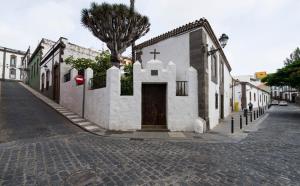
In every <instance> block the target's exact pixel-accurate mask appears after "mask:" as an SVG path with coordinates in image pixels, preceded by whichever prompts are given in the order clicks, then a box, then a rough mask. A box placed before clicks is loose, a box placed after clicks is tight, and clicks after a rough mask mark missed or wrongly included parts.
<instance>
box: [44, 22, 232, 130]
mask: <svg viewBox="0 0 300 186" xmlns="http://www.w3.org/2000/svg"><path fill="white" fill-rule="evenodd" d="M221 44H222V43H219V41H218V39H217V38H216V36H215V35H214V32H213V30H212V28H211V26H210V25H209V23H208V21H207V20H205V19H200V20H198V21H195V22H193V23H189V24H187V25H184V26H182V27H179V28H177V29H174V30H172V31H170V32H167V33H166V34H163V35H161V36H158V37H155V38H153V39H151V40H149V41H146V42H143V43H141V44H139V45H137V46H136V51H137V60H136V62H135V63H134V64H133V94H132V95H122V93H121V86H122V84H121V77H122V75H123V73H122V70H120V69H118V68H116V67H111V68H110V69H108V70H107V74H106V77H105V78H104V79H103V80H104V82H105V83H103V84H102V85H103V86H100V87H96V88H95V87H93V86H92V84H91V82H93V71H92V70H91V69H87V70H85V73H84V80H85V85H86V86H84V87H82V86H77V85H76V83H75V80H74V78H75V77H76V76H77V74H78V72H77V70H75V69H70V68H68V69H67V68H66V69H65V70H61V71H60V77H61V78H60V82H59V85H60V86H59V87H60V100H59V103H60V104H61V105H63V106H65V107H66V108H68V109H70V110H72V111H74V112H76V113H77V114H80V115H82V116H84V118H86V119H88V120H89V121H91V122H93V123H95V124H98V125H99V126H101V127H103V128H106V129H109V130H122V131H128V130H130V131H135V130H169V131H197V132H205V130H208V129H211V128H213V127H215V126H216V125H217V124H218V123H219V122H220V120H221V119H223V118H225V117H226V116H228V115H229V114H230V113H231V111H232V77H231V74H230V71H231V67H230V65H229V63H228V61H227V58H226V56H225V54H224V52H223V50H222V46H221ZM46 58H47V57H45V58H44V59H43V60H42V63H43V64H41V66H43V65H45V64H47V67H48V68H49V67H50V65H48V64H49V63H47V59H46ZM60 65H61V67H66V66H65V64H64V62H63V61H61V63H60ZM62 69H64V68H62ZM66 76H68V81H66V80H65V79H64V78H63V77H66ZM83 88H84V89H83ZM83 95H84V96H83Z"/></svg>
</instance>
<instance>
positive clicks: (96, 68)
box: [65, 51, 111, 77]
mask: <svg viewBox="0 0 300 186" xmlns="http://www.w3.org/2000/svg"><path fill="white" fill-rule="evenodd" d="M65 62H66V64H68V65H71V67H72V68H75V69H76V70H85V69H87V68H91V69H93V73H94V76H95V77H97V76H101V75H103V74H105V73H106V70H107V69H109V68H110V67H111V63H110V53H109V51H103V52H101V53H100V55H99V56H97V57H96V58H95V59H87V58H74V57H73V56H70V57H68V58H67V59H66V60H65Z"/></svg>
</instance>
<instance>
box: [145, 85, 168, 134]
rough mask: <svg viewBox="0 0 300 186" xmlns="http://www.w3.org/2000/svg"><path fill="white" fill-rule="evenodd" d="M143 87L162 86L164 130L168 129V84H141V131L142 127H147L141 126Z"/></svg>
mask: <svg viewBox="0 0 300 186" xmlns="http://www.w3.org/2000/svg"><path fill="white" fill-rule="evenodd" d="M143 85H163V87H164V89H165V95H164V97H165V126H166V129H168V83H167V82H157V83H155V82H149V83H147V82H145V83H142V86H141V128H142V129H143V126H147V125H143Z"/></svg>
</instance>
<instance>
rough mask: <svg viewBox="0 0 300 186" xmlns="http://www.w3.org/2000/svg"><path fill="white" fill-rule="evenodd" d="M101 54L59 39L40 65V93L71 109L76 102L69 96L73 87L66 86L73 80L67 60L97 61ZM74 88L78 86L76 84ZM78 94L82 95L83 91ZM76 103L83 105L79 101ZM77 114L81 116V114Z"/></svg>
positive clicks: (64, 39)
mask: <svg viewBox="0 0 300 186" xmlns="http://www.w3.org/2000/svg"><path fill="white" fill-rule="evenodd" d="M99 54H100V53H99V52H97V51H94V50H91V49H88V48H84V47H81V46H78V45H75V44H72V43H70V42H69V41H68V39H66V38H63V37H61V38H59V39H58V41H57V42H55V43H54V44H53V46H52V47H51V48H50V49H49V50H48V52H47V53H45V55H44V56H43V58H42V59H41V62H40V63H39V68H40V74H39V76H40V77H39V79H40V84H39V89H40V91H41V92H42V93H43V94H44V95H46V96H47V97H49V98H51V99H53V100H55V101H56V102H58V103H60V104H61V105H63V106H65V107H67V108H69V109H70V107H71V104H72V102H73V103H74V101H75V100H72V99H71V97H70V96H68V95H71V94H70V91H72V89H71V87H68V86H65V83H66V82H68V81H70V78H71V76H70V71H71V67H70V66H69V65H67V64H66V63H65V59H66V58H68V57H70V56H73V57H74V58H90V59H95V57H96V56H97V55H99ZM70 86H72V85H70ZM74 86H76V85H75V84H74ZM76 88H78V89H81V90H82V86H78V87H77V86H76ZM78 93H79V94H81V93H82V91H79V92H78ZM80 99H82V98H80ZM75 102H77V103H78V104H81V103H80V101H79V100H76V101H75ZM75 112H76V111H75ZM76 113H78V114H80V112H76Z"/></svg>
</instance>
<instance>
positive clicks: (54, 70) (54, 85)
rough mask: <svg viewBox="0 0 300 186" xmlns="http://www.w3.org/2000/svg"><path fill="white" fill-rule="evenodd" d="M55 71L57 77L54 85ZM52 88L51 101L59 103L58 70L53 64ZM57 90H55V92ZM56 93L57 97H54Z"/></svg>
mask: <svg viewBox="0 0 300 186" xmlns="http://www.w3.org/2000/svg"><path fill="white" fill-rule="evenodd" d="M56 70H58V75H57V78H58V80H57V82H58V83H57V84H56V76H55V72H56ZM52 72H53V73H52V86H53V100H54V101H55V102H57V103H59V99H60V69H59V65H58V64H55V65H54V66H53V70H52ZM56 89H57V90H56ZM56 92H57V95H56Z"/></svg>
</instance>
